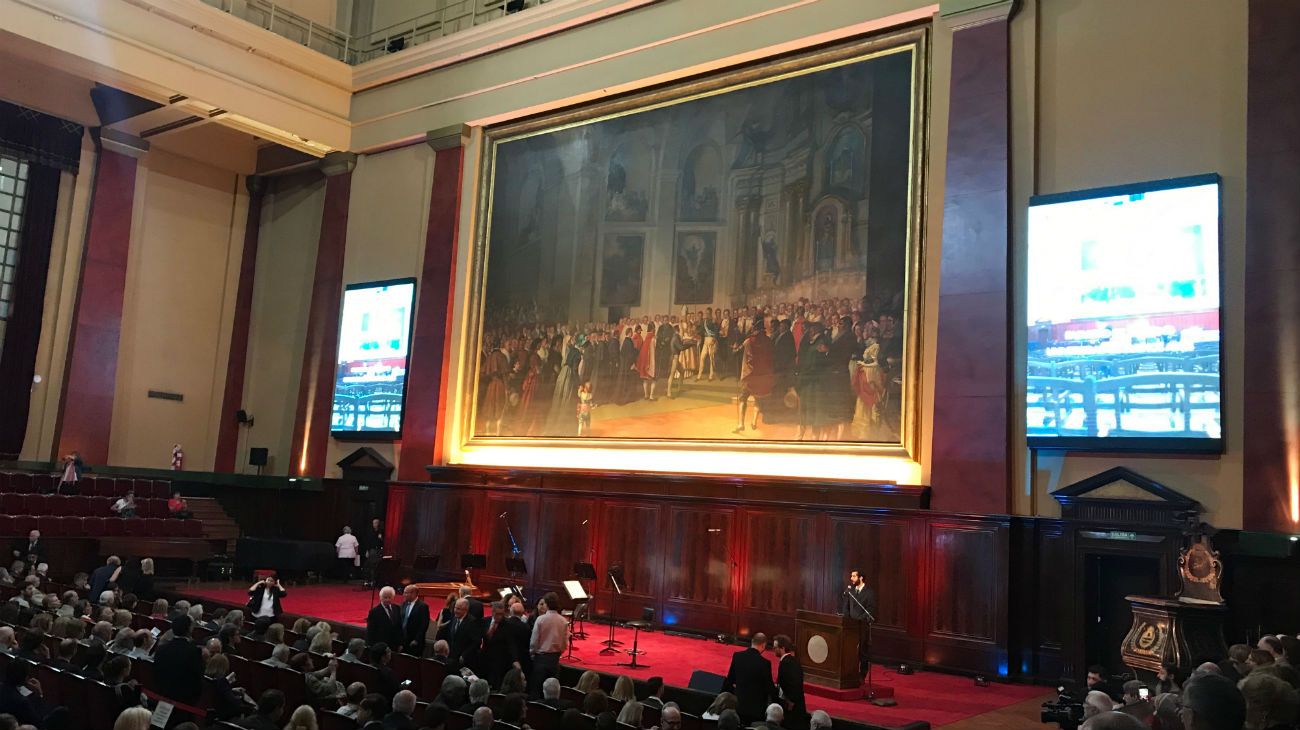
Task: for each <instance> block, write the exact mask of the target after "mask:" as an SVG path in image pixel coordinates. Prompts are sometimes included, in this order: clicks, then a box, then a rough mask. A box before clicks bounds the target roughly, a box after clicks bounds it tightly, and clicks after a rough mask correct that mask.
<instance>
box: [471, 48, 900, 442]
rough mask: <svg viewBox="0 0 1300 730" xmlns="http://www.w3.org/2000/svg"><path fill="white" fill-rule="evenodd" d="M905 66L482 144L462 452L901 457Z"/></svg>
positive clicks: (719, 93)
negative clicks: (466, 446) (468, 439)
mask: <svg viewBox="0 0 1300 730" xmlns="http://www.w3.org/2000/svg"><path fill="white" fill-rule="evenodd" d="M917 56H918V53H917V48H916V46H915V45H906V46H902V47H898V48H895V49H891V50H890V51H889V52H885V53H875V54H874V55H866V54H859V55H858V56H856V57H850V58H847V59H841V60H839V61H837V62H835V63H822V64H821V65H820V66H818V65H817V63H816V62H810V64H808V67H806V68H802V69H796V70H795V71H793V72H785V73H780V74H777V75H775V76H774V77H773V78H771V79H770V80H766V81H764V82H762V83H758V84H755V85H748V86H743V87H738V88H731V89H727V88H725V87H723V88H720V89H717V90H713V91H710V93H707V94H704V93H699V94H695V95H694V96H682V97H679V98H674V99H671V100H670V102H669V103H664V104H656V105H650V108H647V109H644V110H639V109H633V110H631V111H628V112H625V113H622V114H621V115H606V116H603V117H593V118H592V119H590V120H588V121H584V122H582V123H578V124H570V125H559V126H556V127H553V128H551V129H544V130H541V131H540V132H534V133H529V134H521V135H516V136H514V137H510V136H502V137H500V138H498V139H495V140H493V141H492V142H490V144H491V145H492V157H491V159H492V163H491V164H490V167H489V170H488V171H487V172H486V173H485V175H484V182H483V183H481V184H484V185H488V186H490V187H489V189H488V190H487V191H486V192H485V193H484V194H486V195H488V196H489V199H490V203H489V208H488V214H487V218H488V221H489V225H488V228H487V231H488V233H487V234H486V236H487V239H486V242H485V244H484V248H485V250H486V258H485V262H484V269H485V271H484V275H483V279H482V282H481V286H482V293H481V297H482V315H481V320H480V323H479V331H478V332H477V333H476V334H477V348H478V349H477V351H476V352H475V353H474V358H473V362H475V363H476V372H475V376H476V377H475V382H474V385H473V391H472V395H473V400H474V402H473V436H474V437H536V438H587V439H607V438H617V439H668V440H672V439H686V440H724V439H744V440H754V441H822V442H832V441H833V442H857V443H889V444H896V443H898V442H900V440H901V432H902V429H903V412H904V407H905V406H904V403H903V401H904V393H905V392H906V391H907V389H906V388H905V387H904V386H905V383H904V377H905V370H906V368H905V367H904V365H905V362H906V361H907V358H908V357H909V356H910V353H909V352H907V351H906V350H907V348H906V347H905V343H906V341H907V338H906V326H907V323H908V312H907V311H906V310H907V308H908V306H909V301H911V300H910V298H909V292H908V281H909V268H910V267H911V266H913V265H914V264H913V261H914V259H913V258H912V257H913V256H914V254H912V253H911V252H912V249H913V248H914V247H915V245H916V242H915V241H914V240H913V238H914V236H913V235H912V234H911V233H910V227H911V217H910V216H909V209H910V207H911V206H912V205H913V201H914V200H915V198H914V196H915V195H916V191H915V190H914V187H915V185H916V181H915V180H914V179H913V178H914V177H915V176H914V175H910V174H909V171H910V170H911V169H912V168H913V165H912V163H913V159H912V155H913V154H914V150H915V149H916V148H917V145H916V144H915V141H914V140H913V139H912V135H913V134H915V132H914V130H915V129H917V128H920V127H921V125H915V124H913V121H914V120H913V118H912V117H913V115H914V114H915V111H914V106H915V105H914V94H915V92H916V90H915V89H914V85H915V84H914V78H915V77H916V73H915V71H916V69H915V68H914V64H915V63H917V62H918V60H917ZM668 93H669V94H671V93H672V92H671V91H670V92H668Z"/></svg>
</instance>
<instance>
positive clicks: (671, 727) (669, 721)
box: [659, 702, 739, 730]
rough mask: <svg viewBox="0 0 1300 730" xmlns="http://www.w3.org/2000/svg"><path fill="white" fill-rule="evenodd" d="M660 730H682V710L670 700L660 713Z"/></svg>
mask: <svg viewBox="0 0 1300 730" xmlns="http://www.w3.org/2000/svg"><path fill="white" fill-rule="evenodd" d="M737 717H739V715H737ZM659 730H682V711H681V709H680V708H679V707H677V705H676V704H674V703H672V702H669V703H668V704H666V705H664V709H663V711H662V712H660V713H659Z"/></svg>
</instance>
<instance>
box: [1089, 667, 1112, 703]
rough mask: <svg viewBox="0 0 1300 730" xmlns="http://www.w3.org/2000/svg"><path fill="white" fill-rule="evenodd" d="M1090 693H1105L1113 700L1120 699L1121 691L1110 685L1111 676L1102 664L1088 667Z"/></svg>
mask: <svg viewBox="0 0 1300 730" xmlns="http://www.w3.org/2000/svg"><path fill="white" fill-rule="evenodd" d="M1087 683H1088V691H1090V692H1091V691H1097V692H1104V693H1106V695H1107V696H1108V697H1110V698H1111V699H1115V698H1117V697H1119V694H1120V690H1119V688H1118V687H1115V686H1112V685H1111V683H1110V675H1109V674H1107V673H1106V668H1105V667H1103V666H1101V665H1100V664H1094V665H1092V666H1090V667H1088V679H1087Z"/></svg>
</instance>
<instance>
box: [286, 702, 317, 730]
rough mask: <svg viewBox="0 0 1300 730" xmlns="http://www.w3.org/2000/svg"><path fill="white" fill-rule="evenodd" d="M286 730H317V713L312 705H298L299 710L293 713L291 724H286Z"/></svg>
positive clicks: (290, 719)
mask: <svg viewBox="0 0 1300 730" xmlns="http://www.w3.org/2000/svg"><path fill="white" fill-rule="evenodd" d="M284 730H317V726H316V711H315V710H313V709H312V708H311V705H298V709H296V710H294V711H293V715H292V716H290V718H289V722H288V723H286V724H285V726H284Z"/></svg>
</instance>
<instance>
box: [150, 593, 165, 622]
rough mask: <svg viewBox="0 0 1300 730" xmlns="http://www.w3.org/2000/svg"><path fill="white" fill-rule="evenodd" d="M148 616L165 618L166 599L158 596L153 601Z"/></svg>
mask: <svg viewBox="0 0 1300 730" xmlns="http://www.w3.org/2000/svg"><path fill="white" fill-rule="evenodd" d="M149 618H162V619H165V618H167V599H166V598H159V599H158V600H156V601H154V602H153V610H152V611H150V612H149Z"/></svg>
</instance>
